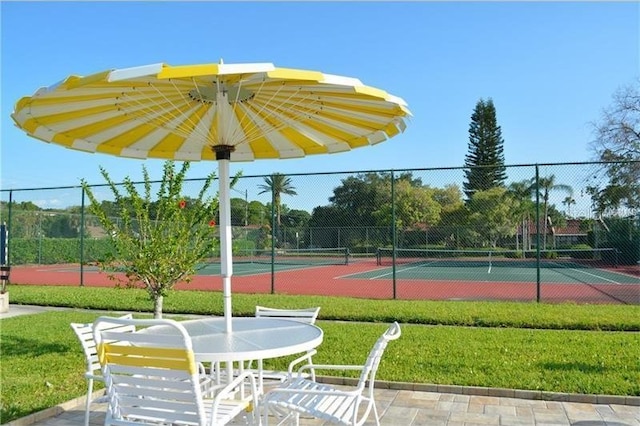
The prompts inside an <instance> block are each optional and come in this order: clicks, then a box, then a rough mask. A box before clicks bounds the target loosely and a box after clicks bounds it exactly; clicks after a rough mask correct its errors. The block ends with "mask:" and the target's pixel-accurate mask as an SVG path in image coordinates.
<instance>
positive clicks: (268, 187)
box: [258, 173, 298, 228]
mask: <svg viewBox="0 0 640 426" xmlns="http://www.w3.org/2000/svg"><path fill="white" fill-rule="evenodd" d="M264 182H265V183H264V185H258V186H259V187H260V188H262V191H260V192H259V193H260V194H264V193H266V192H270V193H272V194H273V202H274V205H275V208H276V223H277V225H278V228H279V227H280V223H281V222H280V210H281V196H282V194H287V195H298V193H297V192H296V190H295V188H294V187H293V186H292V185H291V178H290V177H287V176H285V175H283V174H281V173H274V174H273V175H271V176H267V177H265V178H264Z"/></svg>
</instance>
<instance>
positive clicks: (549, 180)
mask: <svg viewBox="0 0 640 426" xmlns="http://www.w3.org/2000/svg"><path fill="white" fill-rule="evenodd" d="M532 188H533V193H534V194H535V191H536V179H535V178H533V179H532ZM537 190H538V193H539V194H540V197H542V202H543V203H544V216H543V223H544V225H543V227H544V228H543V235H544V240H543V241H542V249H543V250H545V249H546V248H547V223H548V222H547V221H548V218H547V217H548V215H549V194H550V193H551V191H556V190H558V191H564V192H565V193H567V194H568V195H569V196H572V195H573V188H572V187H570V186H569V185H563V184H559V183H556V175H550V176H547V177H541V178H539V179H538V182H537Z"/></svg>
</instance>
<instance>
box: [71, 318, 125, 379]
mask: <svg viewBox="0 0 640 426" xmlns="http://www.w3.org/2000/svg"><path fill="white" fill-rule="evenodd" d="M120 318H127V319H131V318H133V315H132V314H125V315H123V316H121V317H120ZM101 327H104V328H117V329H120V330H121V331H124V332H133V331H135V328H134V327H133V326H132V325H121V324H114V323H110V322H106V321H105V322H103V323H102V324H101ZM71 328H72V329H73V331H74V332H75V333H76V336H77V337H78V340H80V344H82V351H83V352H84V356H85V359H86V362H87V371H86V373H88V374H92V375H95V376H100V375H101V374H102V373H101V367H100V361H98V353H97V352H96V341H95V339H94V338H93V323H91V322H89V323H76V322H74V323H71Z"/></svg>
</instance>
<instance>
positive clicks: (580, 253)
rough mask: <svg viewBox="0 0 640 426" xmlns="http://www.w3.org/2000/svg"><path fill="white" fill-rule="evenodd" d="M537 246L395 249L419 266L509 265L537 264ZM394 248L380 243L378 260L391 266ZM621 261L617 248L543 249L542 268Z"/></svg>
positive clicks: (400, 258)
mask: <svg viewBox="0 0 640 426" xmlns="http://www.w3.org/2000/svg"><path fill="white" fill-rule="evenodd" d="M537 256H538V252H537V251H536V250H526V251H522V250H444V249H400V248H396V250H395V263H396V265H411V266H416V267H451V268H465V267H467V268H473V267H487V266H489V267H507V268H536V267H537V266H538V257H537ZM393 262H394V251H393V249H392V248H390V247H380V248H378V250H377V253H376V263H377V264H378V265H380V266H391V265H393ZM617 265H618V251H617V250H616V249H615V248H595V249H575V250H571V249H558V250H540V267H542V268H611V267H616V266H617Z"/></svg>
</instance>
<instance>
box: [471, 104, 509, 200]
mask: <svg viewBox="0 0 640 426" xmlns="http://www.w3.org/2000/svg"><path fill="white" fill-rule="evenodd" d="M464 165H465V167H467V169H465V171H464V173H465V177H466V181H465V182H464V193H465V194H466V196H467V200H470V199H471V197H472V196H473V194H474V193H475V192H476V191H484V190H487V189H490V188H494V187H497V186H503V185H504V181H505V180H506V178H507V175H506V168H505V165H504V140H503V139H502V130H501V128H500V126H498V121H497V119H496V109H495V106H494V105H493V101H492V100H491V99H489V100H487V101H485V100H483V99H480V100H479V101H478V103H477V104H476V107H475V109H474V111H473V114H472V115H471V124H470V125H469V151H468V153H467V155H466V156H465V161H464Z"/></svg>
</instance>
